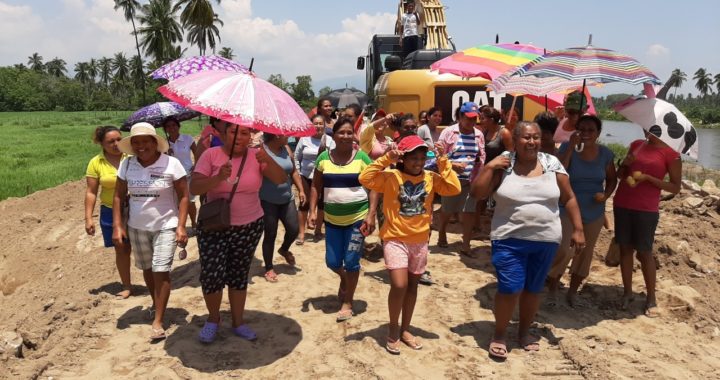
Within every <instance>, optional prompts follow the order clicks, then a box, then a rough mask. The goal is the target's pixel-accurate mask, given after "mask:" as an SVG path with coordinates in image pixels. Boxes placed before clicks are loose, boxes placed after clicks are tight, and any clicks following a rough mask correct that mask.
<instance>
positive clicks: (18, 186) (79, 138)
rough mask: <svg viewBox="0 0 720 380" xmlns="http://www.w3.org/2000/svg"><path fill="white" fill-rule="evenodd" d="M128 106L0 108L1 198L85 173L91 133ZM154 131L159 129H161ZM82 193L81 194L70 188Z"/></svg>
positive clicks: (94, 149) (186, 126) (191, 127)
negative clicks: (85, 109)
mask: <svg viewBox="0 0 720 380" xmlns="http://www.w3.org/2000/svg"><path fill="white" fill-rule="evenodd" d="M130 113H131V112H130V111H97V112H5V113H0V151H2V152H3V153H2V155H0V178H2V181H0V200H2V199H6V198H8V197H22V196H25V195H27V194H30V193H32V192H35V191H38V190H43V189H47V188H50V187H53V186H57V185H60V184H62V183H64V182H67V181H71V180H77V179H81V178H84V177H85V169H86V167H87V163H88V161H90V159H91V158H92V157H93V156H95V155H96V154H98V153H99V152H100V151H101V148H100V147H99V146H98V145H95V144H93V142H92V134H93V132H94V130H95V128H96V127H97V126H99V125H117V126H119V125H120V124H121V123H122V121H123V120H125V119H126V118H127V116H129V115H130ZM206 122H207V120H206V119H203V120H202V123H201V122H198V121H196V120H192V121H186V122H184V123H183V124H182V129H181V133H185V134H189V135H192V136H196V135H197V134H199V132H200V129H201V126H202V124H205V123H206ZM158 133H160V134H162V132H161V131H160V130H158ZM68 196H69V197H82V194H69V195H68Z"/></svg>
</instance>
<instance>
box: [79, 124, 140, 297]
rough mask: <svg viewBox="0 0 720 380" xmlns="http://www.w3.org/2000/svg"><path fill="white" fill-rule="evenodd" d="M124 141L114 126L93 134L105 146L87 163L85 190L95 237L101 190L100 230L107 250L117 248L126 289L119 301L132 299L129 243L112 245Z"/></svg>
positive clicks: (89, 223) (89, 230)
mask: <svg viewBox="0 0 720 380" xmlns="http://www.w3.org/2000/svg"><path fill="white" fill-rule="evenodd" d="M120 140H122V135H121V134H120V130H119V129H117V128H116V127H113V126H104V127H98V128H96V129H95V133H94V134H93V141H94V142H95V143H96V144H98V145H100V146H102V150H103V151H102V153H100V154H98V155H97V156H95V157H93V158H92V159H91V160H90V163H88V167H87V172H86V173H85V177H86V180H87V187H86V190H85V232H87V234H88V235H92V236H94V235H95V223H94V221H93V217H92V215H93V210H94V209H95V201H96V200H97V196H98V190H100V230H101V232H102V235H103V241H104V243H105V247H115V265H116V266H117V269H118V273H120V282H122V287H123V290H122V291H121V292H119V293H117V294H116V296H118V297H119V298H123V299H125V298H128V297H130V295H131V293H132V291H131V283H130V242H123V244H122V245H117V244H113V241H112V233H113V228H112V221H113V216H112V203H113V193H115V180H116V178H117V168H118V167H119V166H120V161H121V160H122V159H123V156H124V155H123V153H122V152H120V150H119V149H118V145H117V144H118V142H119V141H120Z"/></svg>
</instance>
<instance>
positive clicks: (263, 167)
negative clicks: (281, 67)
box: [190, 124, 287, 343]
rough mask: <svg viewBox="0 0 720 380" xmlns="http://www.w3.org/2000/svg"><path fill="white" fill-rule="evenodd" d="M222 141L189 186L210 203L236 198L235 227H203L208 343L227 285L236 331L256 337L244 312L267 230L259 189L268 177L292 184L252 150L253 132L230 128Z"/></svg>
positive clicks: (197, 169) (232, 215) (200, 162)
mask: <svg viewBox="0 0 720 380" xmlns="http://www.w3.org/2000/svg"><path fill="white" fill-rule="evenodd" d="M223 140H224V141H223V145H222V146H219V147H214V148H210V149H208V150H207V151H206V152H205V153H204V154H203V155H202V156H200V159H199V160H198V162H197V164H196V165H195V171H194V172H193V178H192V182H191V184H190V186H191V191H192V192H193V193H194V194H206V196H207V200H208V202H211V201H214V200H216V199H220V198H224V199H230V198H231V197H232V200H231V201H230V226H228V227H226V228H222V229H218V230H212V231H211V230H204V229H203V226H202V223H200V226H199V228H200V232H199V234H198V249H199V251H200V285H201V286H202V292H203V297H204V298H205V306H206V307H207V309H208V313H209V315H208V319H207V321H206V322H205V325H204V326H203V328H202V329H201V330H200V335H199V339H200V341H201V342H203V343H211V342H213V341H215V337H216V336H217V331H218V328H219V327H220V324H221V323H220V304H221V303H222V295H223V289H224V288H225V286H227V287H228V288H229V290H228V298H229V300H230V313H231V315H232V321H231V323H232V330H233V333H234V334H235V335H237V336H239V337H241V338H243V339H248V340H255V339H256V338H257V335H256V334H255V332H254V331H253V330H252V329H251V328H250V327H249V326H248V325H247V324H245V320H244V319H243V314H244V311H245V299H246V298H247V285H248V273H249V271H250V263H251V262H252V258H253V255H254V253H255V248H257V245H258V242H259V241H260V235H262V232H263V209H262V206H261V205H260V196H259V191H260V186H261V185H262V179H263V178H268V179H270V180H271V181H272V182H273V183H275V184H277V185H279V184H282V183H285V181H287V175H286V174H285V172H284V171H283V169H282V168H281V167H280V166H279V165H278V164H277V163H275V161H274V160H273V159H272V158H270V157H269V156H268V154H267V153H266V152H265V151H264V150H263V149H262V148H259V149H258V148H249V147H248V145H249V144H250V140H251V130H250V128H248V127H245V126H239V125H237V124H230V125H228V127H227V128H226V129H225V133H224V134H223Z"/></svg>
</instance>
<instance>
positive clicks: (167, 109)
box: [122, 102, 200, 131]
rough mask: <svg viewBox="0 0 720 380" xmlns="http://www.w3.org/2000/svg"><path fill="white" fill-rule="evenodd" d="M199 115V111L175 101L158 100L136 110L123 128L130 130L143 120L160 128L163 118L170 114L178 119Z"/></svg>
mask: <svg viewBox="0 0 720 380" xmlns="http://www.w3.org/2000/svg"><path fill="white" fill-rule="evenodd" d="M199 115H200V113H199V112H197V111H193V110H191V109H187V108H185V107H183V106H181V105H179V104H177V103H175V102H158V103H153V104H151V105H149V106H145V107H143V108H140V109H139V110H137V111H135V113H133V114H132V115H130V117H129V118H128V119H127V120H125V122H124V123H123V125H122V130H124V131H129V130H130V127H131V126H132V125H133V124H135V123H140V122H143V121H144V122H146V123H150V124H152V125H154V126H155V128H158V127H160V126H161V125H160V124H161V123H162V122H163V120H165V118H167V117H170V116H174V117H175V118H176V119H178V121H184V120H189V119H192V118H194V117H197V116H199Z"/></svg>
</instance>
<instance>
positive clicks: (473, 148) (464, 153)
mask: <svg viewBox="0 0 720 380" xmlns="http://www.w3.org/2000/svg"><path fill="white" fill-rule="evenodd" d="M477 155H478V146H477V144H476V143H475V135H474V134H468V135H465V134H462V133H461V134H460V136H459V138H458V141H457V143H455V149H453V151H452V152H450V155H449V156H448V158H449V159H450V161H451V162H455V163H465V164H466V165H465V170H463V172H462V173H461V174H458V178H459V179H470V174H471V173H472V171H473V167H474V166H475V159H476V158H477Z"/></svg>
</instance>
